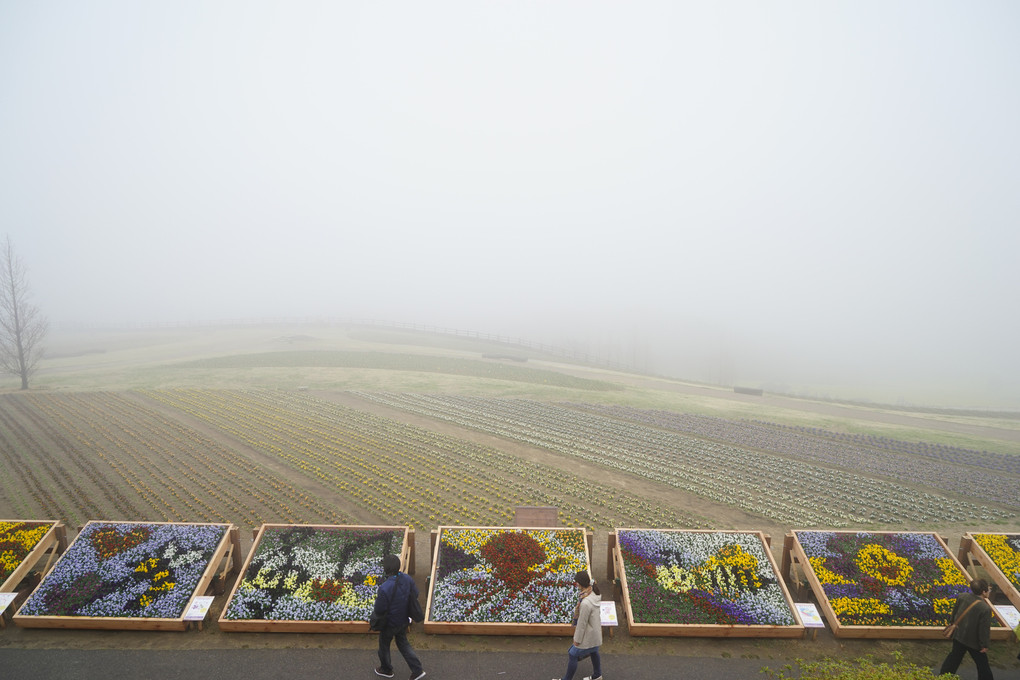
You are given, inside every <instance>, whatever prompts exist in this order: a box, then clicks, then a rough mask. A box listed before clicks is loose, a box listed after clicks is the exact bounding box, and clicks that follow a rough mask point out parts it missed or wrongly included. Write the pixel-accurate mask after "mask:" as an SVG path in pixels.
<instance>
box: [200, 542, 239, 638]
mask: <svg viewBox="0 0 1020 680" xmlns="http://www.w3.org/2000/svg"><path fill="white" fill-rule="evenodd" d="M230 544H231V546H232V548H231V549H232V551H233V553H234V560H233V561H234V568H233V569H232V571H235V572H237V573H238V574H240V573H241V567H242V566H244V556H243V555H242V554H241V530H240V529H238V528H237V527H235V526H234V525H233V524H231V525H230ZM223 573H224V576H226V573H227V572H226V571H224V572H223ZM199 630H201V628H200V629H199Z"/></svg>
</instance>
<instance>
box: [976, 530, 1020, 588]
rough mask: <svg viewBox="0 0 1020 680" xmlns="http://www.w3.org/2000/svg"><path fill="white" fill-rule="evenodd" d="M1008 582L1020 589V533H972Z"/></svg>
mask: <svg viewBox="0 0 1020 680" xmlns="http://www.w3.org/2000/svg"><path fill="white" fill-rule="evenodd" d="M972 537H973V538H974V540H975V541H976V542H977V544H978V545H979V546H981V549H982V550H984V551H985V554H986V555H988V557H990V558H991V560H992V562H994V563H995V566H997V567H998V568H999V571H1001V572H1002V574H1003V576H1005V577H1006V580H1007V581H1009V582H1010V584H1011V585H1012V586H1013V587H1014V588H1016V589H1017V590H1018V591H1020V535H1017V534H972Z"/></svg>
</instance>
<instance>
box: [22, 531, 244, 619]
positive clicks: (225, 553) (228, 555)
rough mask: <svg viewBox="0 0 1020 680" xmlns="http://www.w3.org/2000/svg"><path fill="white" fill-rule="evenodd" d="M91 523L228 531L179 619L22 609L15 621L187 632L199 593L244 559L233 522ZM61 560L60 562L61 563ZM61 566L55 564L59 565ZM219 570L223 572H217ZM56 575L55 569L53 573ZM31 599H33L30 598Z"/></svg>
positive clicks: (224, 575) (41, 584)
mask: <svg viewBox="0 0 1020 680" xmlns="http://www.w3.org/2000/svg"><path fill="white" fill-rule="evenodd" d="M91 524H100V525H102V524H110V525H123V524H137V525H148V526H152V525H164V524H179V525H184V526H222V527H224V528H225V529H226V530H225V531H224V532H223V537H222V538H221V539H220V541H219V543H218V544H217V546H216V549H215V550H214V552H213V555H212V558H211V559H210V560H209V562H208V563H207V565H206V568H205V571H204V572H203V574H202V577H201V578H200V579H199V582H198V585H197V586H196V587H195V589H194V591H193V592H192V593H191V596H190V597H189V598H188V600H187V603H186V605H185V606H184V607H183V608H182V610H181V614H180V617H178V618H155V617H153V618H148V617H126V616H125V617H115V616H49V615H28V614H22V613H21V611H20V610H19V611H18V613H17V614H15V615H14V623H16V624H17V625H19V626H21V627H22V628H79V629H93V630H177V631H183V630H185V629H186V628H187V626H188V623H187V621H185V620H184V616H185V613H186V612H187V611H188V609H189V608H190V606H191V602H192V601H193V600H194V598H195V597H196V596H199V595H204V594H205V593H206V592H207V591H208V590H209V588H210V587H211V586H212V584H213V580H214V579H215V578H217V577H219V578H220V579H221V580H222V579H224V578H225V577H226V574H227V572H228V571H229V569H230V565H231V561H232V558H233V559H234V563H235V566H236V562H237V561H238V560H239V559H240V556H239V555H237V550H236V547H237V546H238V545H239V538H238V533H237V529H236V528H235V527H234V525H232V524H210V523H194V522H120V521H117V522H96V521H90V522H89V523H88V524H86V525H85V526H86V527H87V526H89V525H91ZM83 532H84V530H83V531H82V532H79V534H78V536H76V537H75V539H74V541H72V542H71V545H70V546H68V548H67V550H66V551H65V552H64V555H63V556H62V557H61V559H66V558H67V556H68V555H71V554H73V549H74V544H75V542H77V541H78V539H79V538H80V537H81V536H82V533H83ZM59 564H60V561H59V560H58V561H57V565H59ZM57 565H54V568H56V566H57ZM217 572H219V573H217ZM51 574H52V572H51ZM45 583H46V579H45V578H44V579H43V580H42V582H41V583H40V584H39V586H38V587H37V588H36V591H35V592H38V591H39V588H41V587H42V586H43V584H45ZM29 599H31V598H29ZM24 607H25V605H22V607H21V609H24Z"/></svg>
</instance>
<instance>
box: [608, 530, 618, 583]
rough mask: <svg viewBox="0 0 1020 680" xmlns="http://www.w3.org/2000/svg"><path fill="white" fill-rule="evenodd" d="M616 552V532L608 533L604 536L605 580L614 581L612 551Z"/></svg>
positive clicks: (614, 561)
mask: <svg viewBox="0 0 1020 680" xmlns="http://www.w3.org/2000/svg"><path fill="white" fill-rule="evenodd" d="M614 550H616V532H615V531H610V532H609V534H608V535H607V536H606V578H607V579H609V580H610V581H614V582H615V581H616V560H615V559H613V551H614Z"/></svg>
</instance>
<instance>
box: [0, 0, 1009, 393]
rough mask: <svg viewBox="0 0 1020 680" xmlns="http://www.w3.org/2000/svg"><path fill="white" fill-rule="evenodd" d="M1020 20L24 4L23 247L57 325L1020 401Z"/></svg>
mask: <svg viewBox="0 0 1020 680" xmlns="http://www.w3.org/2000/svg"><path fill="white" fill-rule="evenodd" d="M1018 29H1020V5H1016V4H1015V3H1010V2H1005V1H1003V2H976V3H958V2H938V1H937V2H919V1H918V2H911V1H906V2H897V3H892V4H889V3H879V2H832V3H826V4H824V5H818V4H814V3H769V4H762V3H754V2H733V3H726V4H717V3H699V4H687V3H672V2H634V3H626V4H623V3H599V2H595V3H590V2H584V3H581V2H554V3H549V2H521V3H512V4H511V3H477V2H437V3H428V4H420V3H409V2H393V3H386V4H380V3H361V2H340V3H327V2H298V3H288V4H286V5H281V4H278V3H268V2H179V3H160V4H138V3H131V2H125V1H121V0H117V1H114V0H111V1H103V2H98V1H92V0H86V1H84V2H56V3H47V4H45V5H40V4H38V3H22V2H14V1H12V0H0V148H2V149H3V150H4V151H3V153H2V154H0V224H2V226H0V235H3V234H9V235H10V237H11V239H12V241H13V243H14V246H15V248H16V250H17V252H18V254H19V256H20V257H21V259H22V260H23V261H24V263H25V265H26V266H27V268H28V270H29V278H30V281H31V284H32V288H33V291H34V302H35V303H36V304H37V305H38V306H39V307H40V308H41V309H42V311H43V312H44V313H45V314H46V315H47V316H48V317H49V318H50V320H51V322H53V324H54V326H55V327H60V326H65V327H70V326H74V325H75V324H99V325H102V324H139V323H146V322H177V321H180V322H200V321H215V320H220V319H230V318H259V317H285V318H303V317H338V318H379V319H384V320H392V321H398V322H409V323H410V322H417V323H423V324H434V325H437V326H450V327H455V328H463V329H470V330H477V331H479V332H483V333H484V332H487V333H495V334H505V335H509V336H512V337H522V338H527V339H532V340H535V341H539V342H549V343H550V344H558V345H564V346H568V347H569V346H577V347H581V348H584V349H585V350H586V351H593V352H597V353H599V354H600V355H605V356H606V357H607V358H611V359H613V360H617V361H622V362H625V363H630V364H633V365H635V366H637V367H639V368H643V369H645V370H650V371H654V372H660V373H664V374H669V375H677V376H680V377H687V378H689V379H697V380H705V381H709V382H720V383H727V382H728V383H732V384H750V385H761V386H765V387H772V388H779V387H782V386H785V387H787V388H789V389H791V390H793V391H797V390H802V391H805V392H807V391H811V390H813V391H814V392H815V393H816V394H829V395H830V396H840V395H847V396H852V397H854V398H860V397H862V396H863V397H869V398H872V399H874V400H876V401H893V402H895V401H897V400H902V401H906V402H910V403H917V404H943V405H954V406H974V407H996V408H1020V361H1018V360H1017V358H1016V357H1015V353H1016V347H1018V346H1020V315H1018V314H1017V312H1016V308H1017V301H1018V299H1020V268H1018V267H1017V265H1016V260H1017V253H1018V252H1020V228H1018V219H1017V218H1018V216H1020V192H1018V191H1017V189H1016V187H1017V186H1018V185H1020V126H1018V125H1017V123H1016V121H1017V120H1020V43H1018V41H1016V40H1015V35H1016V33H1017V30H1018ZM869 395H870V396H869Z"/></svg>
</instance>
